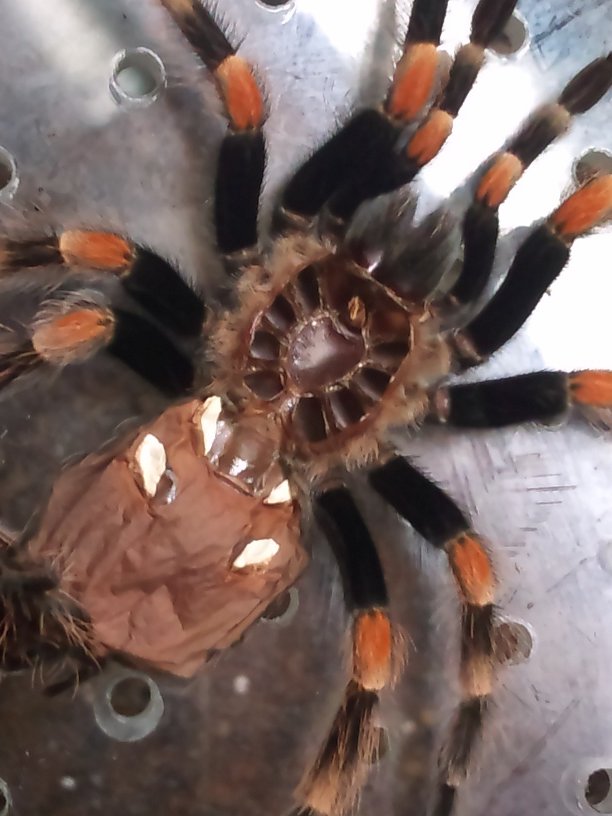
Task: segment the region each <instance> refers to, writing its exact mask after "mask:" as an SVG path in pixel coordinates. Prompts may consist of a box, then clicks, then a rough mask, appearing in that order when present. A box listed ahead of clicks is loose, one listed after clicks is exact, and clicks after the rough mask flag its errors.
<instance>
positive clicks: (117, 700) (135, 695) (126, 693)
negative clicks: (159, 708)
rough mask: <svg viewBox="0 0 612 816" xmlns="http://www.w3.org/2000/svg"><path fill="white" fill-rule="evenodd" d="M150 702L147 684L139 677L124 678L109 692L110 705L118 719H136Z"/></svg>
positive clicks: (149, 691)
mask: <svg viewBox="0 0 612 816" xmlns="http://www.w3.org/2000/svg"><path fill="white" fill-rule="evenodd" d="M150 702H151V689H150V687H149V684H148V683H147V682H146V681H145V680H143V679H142V678H140V677H125V678H124V679H123V680H120V681H119V682H118V683H115V685H114V686H113V688H112V690H111V695H110V704H111V706H112V709H113V711H114V712H115V714H119V716H120V717H137V716H138V715H139V714H142V712H143V711H145V710H146V708H147V706H148V705H149V704H150Z"/></svg>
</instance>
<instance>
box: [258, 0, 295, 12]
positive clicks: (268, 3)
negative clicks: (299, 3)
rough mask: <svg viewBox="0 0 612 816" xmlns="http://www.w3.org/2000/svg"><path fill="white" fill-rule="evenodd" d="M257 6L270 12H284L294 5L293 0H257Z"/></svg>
mask: <svg viewBox="0 0 612 816" xmlns="http://www.w3.org/2000/svg"><path fill="white" fill-rule="evenodd" d="M257 5H258V6H261V7H262V8H265V9H267V10H268V11H282V10H284V9H288V8H290V7H291V6H292V5H293V0H257Z"/></svg>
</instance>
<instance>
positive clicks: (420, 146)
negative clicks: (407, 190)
mask: <svg viewBox="0 0 612 816" xmlns="http://www.w3.org/2000/svg"><path fill="white" fill-rule="evenodd" d="M452 130H453V117H452V116H451V115H450V113H447V112H446V111H443V110H435V111H432V112H431V113H430V115H429V116H428V117H427V119H426V120H425V122H424V123H423V124H422V125H421V127H420V128H419V129H418V130H417V132H416V133H415V134H414V136H413V137H412V139H411V140H410V142H409V143H408V156H409V157H410V158H411V159H414V160H415V161H416V162H417V164H418V165H419V166H422V165H424V164H427V163H428V162H430V161H431V160H432V159H433V158H434V156H436V155H437V154H438V153H439V152H440V150H441V149H442V146H443V144H444V142H445V141H446V140H447V139H448V137H449V136H450V135H451V132H452Z"/></svg>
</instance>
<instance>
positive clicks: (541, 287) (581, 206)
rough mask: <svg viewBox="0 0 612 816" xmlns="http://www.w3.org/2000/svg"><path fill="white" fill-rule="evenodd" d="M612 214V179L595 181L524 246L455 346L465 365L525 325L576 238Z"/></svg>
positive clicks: (470, 363) (561, 208)
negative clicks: (501, 281)
mask: <svg viewBox="0 0 612 816" xmlns="http://www.w3.org/2000/svg"><path fill="white" fill-rule="evenodd" d="M611 214H612V175H607V176H601V177H598V178H594V179H592V180H591V181H589V182H588V183H587V184H585V185H584V186H583V187H582V188H580V189H579V190H578V191H577V192H575V193H574V194H573V195H572V196H570V197H569V198H568V199H567V200H566V201H564V202H563V203H562V204H561V206H560V207H558V208H557V209H556V210H555V212H553V213H552V215H551V216H550V217H549V218H548V220H547V221H546V222H545V223H544V224H542V225H541V226H539V227H537V228H536V229H535V230H534V231H533V232H531V234H530V235H529V236H528V237H527V239H526V240H525V241H524V242H523V244H522V245H521V246H520V247H519V249H518V251H517V253H516V256H515V258H514V261H513V262H512V265H511V266H510V270H509V272H508V274H507V275H506V277H505V279H504V281H503V283H502V284H501V286H500V287H499V289H498V290H497V291H496V293H495V294H494V295H493V297H492V298H491V300H490V301H489V302H488V303H487V304H486V306H485V307H484V308H483V309H482V311H481V312H480V313H479V314H478V315H477V316H476V317H475V318H474V319H473V320H472V321H471V322H470V323H469V324H468V325H467V327H466V328H465V329H463V330H462V331H460V332H458V333H457V334H456V335H455V337H454V338H453V342H454V343H455V344H456V348H457V349H458V355H459V359H460V362H461V364H462V365H463V366H470V365H475V364H478V363H479V362H481V361H482V359H483V358H485V357H487V356H489V355H490V354H493V353H494V352H495V351H497V350H498V349H499V348H501V346H503V345H504V344H505V343H506V342H507V341H508V340H509V339H510V338H511V337H512V336H513V335H514V334H515V333H516V332H517V331H518V329H519V328H520V327H521V326H522V325H523V323H524V322H525V320H526V319H527V318H528V317H529V315H530V314H531V312H532V311H533V310H534V309H535V307H536V306H537V304H538V303H539V301H540V299H541V297H542V295H543V294H544V293H545V292H546V290H547V289H548V287H549V286H550V285H551V284H552V282H553V281H554V280H555V278H556V277H557V276H558V275H559V274H560V272H561V270H562V269H563V267H564V266H565V264H566V263H567V261H568V259H569V255H570V247H571V245H572V243H573V242H574V240H575V239H576V238H578V237H579V236H581V235H585V234H586V233H587V232H589V231H590V230H591V229H593V228H594V227H596V226H598V225H599V224H601V223H603V222H604V221H606V220H607V219H608V218H609V217H610V215H611Z"/></svg>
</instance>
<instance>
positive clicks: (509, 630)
mask: <svg viewBox="0 0 612 816" xmlns="http://www.w3.org/2000/svg"><path fill="white" fill-rule="evenodd" d="M532 650H533V638H532V637H531V632H530V631H529V629H527V627H526V626H523V624H522V623H517V621H502V622H501V623H500V624H498V626H497V627H496V629H495V653H496V655H497V658H498V660H499V662H500V663H509V664H511V665H516V664H518V663H525V661H527V660H529V657H530V655H531V652H532Z"/></svg>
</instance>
